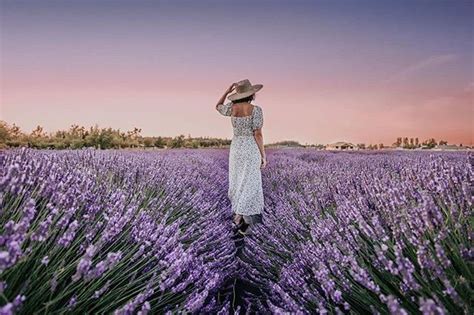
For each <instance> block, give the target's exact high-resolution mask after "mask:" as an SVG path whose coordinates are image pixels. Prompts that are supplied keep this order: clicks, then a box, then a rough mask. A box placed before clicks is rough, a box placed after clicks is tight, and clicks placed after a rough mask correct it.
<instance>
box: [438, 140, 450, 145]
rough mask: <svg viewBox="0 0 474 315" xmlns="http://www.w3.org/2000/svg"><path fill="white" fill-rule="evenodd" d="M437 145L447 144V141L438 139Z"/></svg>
mask: <svg viewBox="0 0 474 315" xmlns="http://www.w3.org/2000/svg"><path fill="white" fill-rule="evenodd" d="M438 144H439V145H447V144H448V141H445V140H439V143H438Z"/></svg>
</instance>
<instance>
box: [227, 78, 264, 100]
mask: <svg viewBox="0 0 474 315" xmlns="http://www.w3.org/2000/svg"><path fill="white" fill-rule="evenodd" d="M262 87H263V84H254V85H252V84H251V83H250V81H249V80H248V79H245V80H241V81H239V82H237V86H236V87H235V91H236V93H234V94H231V95H229V96H228V97H227V98H228V99H229V100H231V101H235V100H238V99H241V98H245V97H247V96H250V95H252V94H255V92H257V91H258V90H260V89H261V88H262Z"/></svg>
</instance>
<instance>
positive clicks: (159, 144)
mask: <svg viewBox="0 0 474 315" xmlns="http://www.w3.org/2000/svg"><path fill="white" fill-rule="evenodd" d="M154 145H155V147H157V148H164V147H165V145H166V142H165V140H164V139H163V138H162V137H158V138H156V139H155V143H154Z"/></svg>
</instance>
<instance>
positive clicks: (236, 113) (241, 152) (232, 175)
mask: <svg viewBox="0 0 474 315" xmlns="http://www.w3.org/2000/svg"><path fill="white" fill-rule="evenodd" d="M262 87H263V85H262V84H255V85H252V84H251V83H250V81H249V80H247V79H245V80H241V81H239V82H237V83H233V84H232V85H231V86H230V87H229V88H228V89H227V91H225V93H224V95H222V97H221V98H220V100H219V101H218V102H217V105H216V109H217V111H219V113H221V114H222V115H224V116H230V117H231V122H232V127H233V137H232V142H231V145H230V151H229V190H228V197H229V199H230V201H231V204H232V212H233V213H234V223H235V224H236V226H237V227H240V229H239V232H240V233H242V234H248V233H249V231H250V226H252V225H253V224H254V223H258V222H261V213H262V210H263V188H262V174H261V169H263V168H265V166H266V165H267V158H266V154H265V148H264V146H263V134H262V126H263V112H262V108H261V107H260V106H258V105H252V104H250V102H251V101H252V100H255V93H256V92H257V91H259V90H260V89H261V88H262ZM234 88H235V92H236V93H234V94H232V95H230V96H229V97H228V99H229V100H230V102H228V103H226V104H224V100H225V99H226V97H227V95H228V94H229V93H231V92H232V91H233V90H234Z"/></svg>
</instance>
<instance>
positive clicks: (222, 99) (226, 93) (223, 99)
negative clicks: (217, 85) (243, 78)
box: [216, 83, 236, 110]
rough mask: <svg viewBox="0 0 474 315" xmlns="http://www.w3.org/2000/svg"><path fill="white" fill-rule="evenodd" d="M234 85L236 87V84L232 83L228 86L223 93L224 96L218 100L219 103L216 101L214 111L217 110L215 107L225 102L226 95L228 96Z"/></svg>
mask: <svg viewBox="0 0 474 315" xmlns="http://www.w3.org/2000/svg"><path fill="white" fill-rule="evenodd" d="M235 85H236V83H232V84H231V85H230V87H229V88H228V89H227V90H226V91H225V93H224V95H222V96H221V98H220V99H219V101H217V104H216V110H218V109H217V106H219V105H221V104H224V101H225V99H226V97H227V95H229V93H230V92H232V91H233V90H234V88H235Z"/></svg>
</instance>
